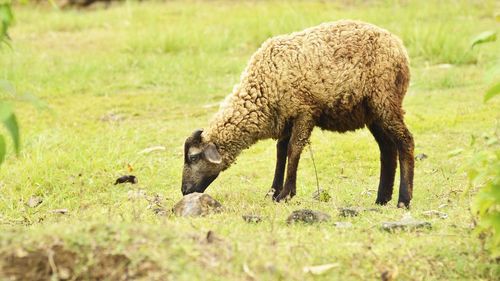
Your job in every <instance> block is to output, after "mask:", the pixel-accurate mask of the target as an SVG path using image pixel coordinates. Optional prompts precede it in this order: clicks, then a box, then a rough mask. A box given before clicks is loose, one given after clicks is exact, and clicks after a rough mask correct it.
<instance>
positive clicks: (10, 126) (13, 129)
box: [3, 113, 21, 154]
mask: <svg viewBox="0 0 500 281" xmlns="http://www.w3.org/2000/svg"><path fill="white" fill-rule="evenodd" d="M3 124H4V125H5V127H6V128H7V130H8V131H9V133H10V136H11V137H12V140H13V141H14V148H15V150H16V154H19V150H20V148H21V139H20V137H19V126H18V125H17V118H16V115H15V114H14V113H12V114H11V115H10V116H9V117H8V118H7V119H5V120H3Z"/></svg>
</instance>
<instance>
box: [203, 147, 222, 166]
mask: <svg viewBox="0 0 500 281" xmlns="http://www.w3.org/2000/svg"><path fill="white" fill-rule="evenodd" d="M203 154H204V155H205V158H206V159H207V160H208V161H209V162H210V163H214V164H220V163H221V162H222V157H221V156H220V154H219V151H218V150H217V147H215V144H214V143H213V142H211V143H209V144H208V145H207V146H206V147H205V150H204V151H203Z"/></svg>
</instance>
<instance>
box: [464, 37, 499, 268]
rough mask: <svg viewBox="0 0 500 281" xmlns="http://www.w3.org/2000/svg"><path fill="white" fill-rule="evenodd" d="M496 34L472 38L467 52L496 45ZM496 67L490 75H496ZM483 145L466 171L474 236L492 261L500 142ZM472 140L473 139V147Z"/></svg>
mask: <svg viewBox="0 0 500 281" xmlns="http://www.w3.org/2000/svg"><path fill="white" fill-rule="evenodd" d="M496 39H497V37H496V32H494V31H485V32H482V33H480V34H479V35H477V36H476V37H475V39H474V40H473V42H472V43H471V48H473V47H474V46H476V45H478V44H483V43H488V42H494V41H496ZM498 67H499V65H498V64H496V67H495V69H493V71H497V69H498ZM498 94H500V82H497V83H496V84H495V85H493V86H492V87H490V88H489V89H488V90H487V91H486V93H485V95H484V102H487V101H488V100H490V99H492V98H493V97H494V96H497V95H498ZM485 140H486V142H485V143H484V144H483V145H482V148H481V150H480V151H478V152H476V153H475V154H474V155H473V157H472V160H471V167H470V169H469V171H468V176H469V181H470V183H471V184H472V185H479V186H481V188H480V190H479V192H478V194H477V196H476V198H475V200H474V202H473V204H472V211H473V213H474V214H477V215H478V216H479V223H478V228H477V230H478V232H479V233H480V237H481V238H483V239H484V240H485V243H486V247H487V249H489V250H490V252H491V254H492V256H493V257H494V258H496V257H500V149H499V143H500V138H499V137H498V134H497V133H495V134H494V135H493V136H486V137H485ZM474 143H475V139H473V143H472V144H474Z"/></svg>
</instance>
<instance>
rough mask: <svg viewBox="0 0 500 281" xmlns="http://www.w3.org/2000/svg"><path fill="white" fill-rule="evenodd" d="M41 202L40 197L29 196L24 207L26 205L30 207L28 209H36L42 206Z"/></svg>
mask: <svg viewBox="0 0 500 281" xmlns="http://www.w3.org/2000/svg"><path fill="white" fill-rule="evenodd" d="M42 202H43V199H42V197H39V196H31V197H30V198H29V199H28V202H26V205H28V207H30V208H36V207H38V205H40V204H42Z"/></svg>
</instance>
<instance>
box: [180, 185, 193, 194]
mask: <svg viewBox="0 0 500 281" xmlns="http://www.w3.org/2000/svg"><path fill="white" fill-rule="evenodd" d="M192 186H193V185H192V184H183V185H182V188H181V191H182V195H188V194H189V193H191V191H190V190H191V187H192Z"/></svg>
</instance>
